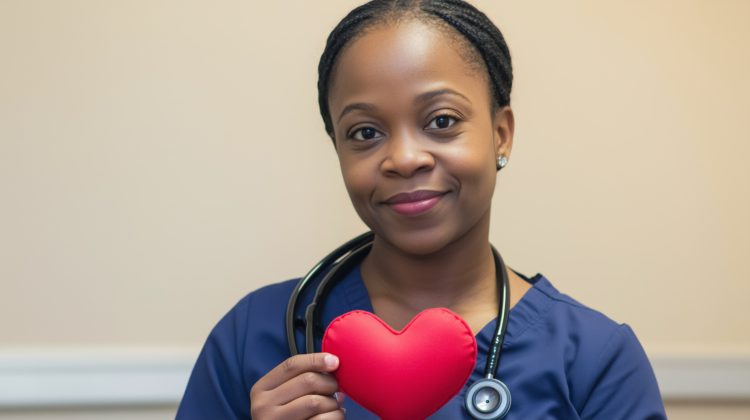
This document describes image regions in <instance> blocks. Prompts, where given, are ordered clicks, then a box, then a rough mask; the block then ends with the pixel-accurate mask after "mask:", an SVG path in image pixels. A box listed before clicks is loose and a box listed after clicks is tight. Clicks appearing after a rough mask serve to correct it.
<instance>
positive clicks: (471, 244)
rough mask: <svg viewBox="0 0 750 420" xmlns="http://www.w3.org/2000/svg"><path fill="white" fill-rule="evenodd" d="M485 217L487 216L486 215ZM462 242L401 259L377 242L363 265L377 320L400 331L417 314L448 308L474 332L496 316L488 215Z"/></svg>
mask: <svg viewBox="0 0 750 420" xmlns="http://www.w3.org/2000/svg"><path fill="white" fill-rule="evenodd" d="M488 213H489V212H488ZM483 219H486V220H482V221H480V223H478V226H476V228H477V229H472V230H471V231H470V232H468V233H467V234H466V235H464V236H463V237H461V238H459V239H458V240H456V241H454V242H452V243H450V244H448V245H447V246H445V247H444V248H442V249H441V250H439V251H437V252H435V253H433V254H430V255H411V254H407V253H404V252H403V251H401V250H399V249H398V248H396V247H394V246H393V245H392V244H390V243H388V242H387V241H385V240H384V239H382V238H380V237H378V236H376V237H375V242H374V243H373V247H372V250H371V251H370V254H369V255H368V256H367V258H366V259H365V260H364V261H363V263H362V278H363V281H364V283H365V287H366V288H367V291H368V293H369V295H370V299H371V301H372V304H373V309H374V310H375V314H376V315H378V317H380V318H381V319H382V320H383V321H384V322H386V323H387V324H388V325H390V326H391V328H394V329H397V330H400V329H401V328H403V327H404V326H405V325H406V324H408V323H409V321H411V320H412V319H413V317H414V316H416V315H417V314H418V313H419V312H421V311H423V310H425V309H430V308H436V307H443V308H447V309H449V310H451V311H453V312H455V313H457V314H458V315H459V316H461V317H462V318H464V320H466V321H467V323H469V325H470V327H471V328H472V330H474V332H475V333H476V332H478V330H479V329H481V327H483V326H484V324H486V323H487V322H489V321H491V320H492V319H493V318H494V317H495V316H496V315H497V308H498V301H497V283H496V278H495V262H494V259H493V256H492V249H491V248H490V243H489V214H488V215H487V217H486V218H483Z"/></svg>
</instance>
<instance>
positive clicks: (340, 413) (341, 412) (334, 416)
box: [309, 408, 346, 420]
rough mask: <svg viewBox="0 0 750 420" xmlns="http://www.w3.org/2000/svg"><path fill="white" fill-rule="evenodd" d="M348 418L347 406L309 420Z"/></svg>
mask: <svg viewBox="0 0 750 420" xmlns="http://www.w3.org/2000/svg"><path fill="white" fill-rule="evenodd" d="M345 419H346V408H342V409H341V410H336V411H329V412H327V413H323V414H318V415H317V416H314V417H310V419H309V420H345Z"/></svg>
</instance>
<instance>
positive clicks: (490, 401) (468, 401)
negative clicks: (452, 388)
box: [464, 378, 510, 420]
mask: <svg viewBox="0 0 750 420" xmlns="http://www.w3.org/2000/svg"><path fill="white" fill-rule="evenodd" d="M464 405H465V406H466V411H468V412H469V414H471V416H472V417H474V418H475V419H477V420H496V419H501V418H503V417H505V415H506V414H508V410H509V409H510V391H509V390H508V387H507V386H505V384H504V383H502V382H500V381H498V380H497V379H491V378H485V379H481V380H479V381H476V382H474V383H473V384H472V385H471V386H470V387H469V390H468V391H466V396H465V397H464Z"/></svg>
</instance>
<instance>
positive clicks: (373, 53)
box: [329, 20, 489, 119]
mask: <svg viewBox="0 0 750 420" xmlns="http://www.w3.org/2000/svg"><path fill="white" fill-rule="evenodd" d="M450 30H452V29H450ZM450 30H446V29H445V28H436V27H435V26H434V25H429V24H426V23H424V22H421V21H419V20H410V21H407V22H399V23H391V24H386V25H379V26H377V27H375V28H372V29H369V30H368V31H367V33H366V34H365V35H363V36H361V37H359V38H358V39H356V40H354V41H353V42H352V44H351V45H349V46H348V47H347V48H345V49H344V50H343V51H342V53H341V55H340V56H339V58H338V60H337V63H336V68H335V70H334V72H333V74H332V79H331V81H332V83H331V89H330V92H329V100H330V106H331V111H332V114H333V117H334V119H335V118H336V114H335V108H336V107H337V105H340V106H345V104H340V102H342V101H346V102H348V101H349V100H350V99H352V100H355V99H354V98H356V99H357V100H358V99H365V98H359V97H361V96H373V95H375V96H386V97H388V96H389V95H390V96H391V97H392V95H394V94H396V93H398V94H400V95H405V94H412V95H419V94H420V93H423V92H426V91H430V90H434V89H443V88H450V89H454V90H457V91H459V92H460V93H462V94H463V95H466V96H468V97H470V99H471V101H472V102H474V99H476V100H477V101H479V102H482V103H486V104H489V89H488V81H487V76H486V74H485V70H484V68H483V67H480V68H479V69H478V68H477V67H478V66H477V64H476V62H475V61H476V60H474V59H473V58H472V57H473V55H474V54H475V51H473V50H467V49H470V48H473V47H471V46H469V45H467V44H468V42H463V41H462V40H461V35H460V34H458V33H457V32H456V33H455V35H454V34H451V33H450V32H449V31H450ZM482 64H483V63H482Z"/></svg>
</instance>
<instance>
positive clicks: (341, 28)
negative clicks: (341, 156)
mask: <svg viewBox="0 0 750 420" xmlns="http://www.w3.org/2000/svg"><path fill="white" fill-rule="evenodd" d="M406 19H419V20H423V21H430V22H431V23H433V24H434V23H436V24H438V26H440V27H442V28H453V29H454V30H455V31H457V32H458V33H459V34H460V35H461V36H462V37H463V38H464V39H463V40H462V41H464V42H466V43H468V46H469V48H468V52H469V56H468V58H469V60H471V63H470V64H473V65H475V66H477V65H478V66H480V67H483V68H485V69H486V71H487V74H488V76H489V88H490V97H491V101H492V104H491V106H492V110H493V111H494V110H497V109H500V108H502V107H504V106H507V105H509V104H510V90H511V86H512V85H513V67H512V65H511V59H510V51H508V45H507V44H506V43H505V39H504V38H503V34H502V33H500V30H499V29H498V28H497V26H495V25H494V24H493V23H492V21H490V19H489V18H488V17H487V16H486V15H485V14H484V13H482V12H480V11H479V10H477V9H476V8H475V7H474V6H472V5H470V4H469V3H467V2H465V1H463V0H372V1H370V2H367V3H365V4H363V5H362V6H359V7H357V8H356V9H354V10H352V11H351V12H349V14H348V15H347V16H346V17H345V18H344V19H343V20H341V22H339V24H338V25H337V26H336V28H334V30H333V31H332V32H331V34H330V35H329V36H328V41H327V42H326V48H325V50H324V51H323V55H322V56H321V57H320V63H319V65H318V103H319V105H320V114H321V116H322V117H323V122H324V123H325V128H326V132H327V133H328V134H329V135H330V136H331V137H333V121H332V120H331V111H330V109H329V107H328V90H329V87H330V79H331V76H332V73H333V70H334V66H335V64H336V59H337V58H338V56H339V55H340V53H341V51H342V50H343V49H344V48H345V47H346V46H347V45H349V44H351V43H352V42H353V41H354V40H356V39H358V38H359V37H361V36H363V35H364V34H365V33H366V31H367V30H368V29H370V28H372V27H374V26H377V25H381V24H384V23H388V22H398V21H402V20H406Z"/></svg>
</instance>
